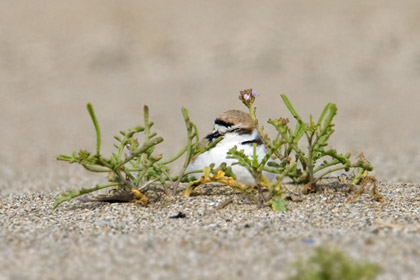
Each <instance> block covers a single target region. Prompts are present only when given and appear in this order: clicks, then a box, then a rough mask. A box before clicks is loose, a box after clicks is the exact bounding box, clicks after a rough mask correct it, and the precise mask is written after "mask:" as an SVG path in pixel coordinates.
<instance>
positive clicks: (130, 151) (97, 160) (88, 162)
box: [54, 103, 205, 208]
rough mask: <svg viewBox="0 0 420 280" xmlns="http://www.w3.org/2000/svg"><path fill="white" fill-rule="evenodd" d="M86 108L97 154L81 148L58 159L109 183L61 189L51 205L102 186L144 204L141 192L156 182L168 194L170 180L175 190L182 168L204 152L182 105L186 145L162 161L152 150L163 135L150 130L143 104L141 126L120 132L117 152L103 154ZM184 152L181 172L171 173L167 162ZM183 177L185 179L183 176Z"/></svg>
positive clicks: (151, 124)
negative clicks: (62, 191) (140, 137)
mask: <svg viewBox="0 0 420 280" xmlns="http://www.w3.org/2000/svg"><path fill="white" fill-rule="evenodd" d="M87 109H88V112H89V115H90V117H91V119H92V122H93V125H94V127H95V131H96V153H94V154H92V153H90V152H88V151H86V150H80V151H79V152H74V153H73V154H72V155H71V156H68V155H60V156H58V158H57V159H58V160H62V161H67V162H69V163H78V164H80V165H82V166H83V167H84V168H85V169H86V170H88V171H91V172H99V173H105V174H107V176H106V178H107V180H108V183H106V184H103V185H97V186H95V187H93V188H82V189H81V190H79V191H75V190H70V191H67V192H64V193H62V194H61V196H60V197H58V198H57V199H56V200H55V202H54V208H56V207H57V206H59V205H60V204H61V203H63V202H66V201H69V200H71V199H73V198H75V197H78V196H81V195H84V194H87V193H91V192H94V191H98V190H101V189H105V188H113V190H114V192H129V193H131V194H132V197H133V198H135V199H136V201H137V202H138V203H141V204H142V205H144V206H146V205H147V204H148V203H149V199H148V198H147V196H146V195H144V193H143V192H142V191H143V190H144V189H145V188H146V187H148V186H149V185H150V184H151V183H153V182H156V181H158V182H160V183H161V184H162V185H163V186H164V188H165V191H166V192H167V193H169V189H168V188H167V186H168V183H169V185H170V184H171V183H172V186H173V189H174V190H175V191H176V186H177V185H178V184H179V182H180V181H181V180H182V179H183V177H186V176H187V175H188V174H184V173H185V167H186V166H187V165H188V163H189V162H190V160H191V158H192V157H193V155H195V154H199V153H201V152H204V151H205V149H203V148H200V147H199V145H198V143H199V137H198V133H197V127H196V126H195V125H194V124H193V123H191V121H190V119H189V116H188V111H187V110H186V109H185V108H182V114H183V117H184V121H185V125H186V127H187V144H186V145H185V147H184V148H183V149H181V151H180V152H179V153H177V154H176V155H175V156H173V157H172V158H170V159H168V160H162V154H155V153H154V151H155V149H156V147H157V145H158V144H160V143H162V142H163V138H162V137H158V136H157V135H156V133H154V132H152V131H151V128H152V126H153V124H154V123H153V122H151V121H150V120H149V108H148V107H147V106H144V110H143V111H144V125H143V126H136V127H134V128H131V129H128V130H127V131H120V135H117V136H115V137H114V138H115V140H116V141H117V144H115V145H114V146H115V148H116V152H114V153H112V154H111V156H110V157H105V156H103V155H102V153H101V130H100V127H99V123H98V121H97V118H96V115H95V113H94V110H93V107H92V105H91V104H90V103H89V104H88V105H87ZM139 133H143V142H142V143H139V140H138V139H137V138H136V136H137V134H139ZM185 153H186V159H185V163H184V168H183V169H182V171H181V174H180V175H179V176H178V177H176V176H175V177H173V176H171V174H170V168H169V167H168V164H170V163H172V162H174V161H175V160H177V159H179V158H180V157H181V156H182V155H184V154H185ZM186 180H188V179H187V178H186Z"/></svg>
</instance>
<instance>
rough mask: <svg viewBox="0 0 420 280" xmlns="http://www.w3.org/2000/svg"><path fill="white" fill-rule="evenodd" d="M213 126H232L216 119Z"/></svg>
mask: <svg viewBox="0 0 420 280" xmlns="http://www.w3.org/2000/svg"><path fill="white" fill-rule="evenodd" d="M214 124H217V125H221V126H224V127H231V126H233V123H230V122H225V121H223V120H221V119H216V120H215V121H214Z"/></svg>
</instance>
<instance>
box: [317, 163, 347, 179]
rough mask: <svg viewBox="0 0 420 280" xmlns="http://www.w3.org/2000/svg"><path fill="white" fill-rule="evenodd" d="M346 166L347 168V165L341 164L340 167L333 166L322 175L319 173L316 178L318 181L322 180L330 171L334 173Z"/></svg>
mask: <svg viewBox="0 0 420 280" xmlns="http://www.w3.org/2000/svg"><path fill="white" fill-rule="evenodd" d="M345 168H346V166H340V167H336V168H333V169H329V170H327V171H326V172H324V173H322V174H321V175H319V176H318V178H317V179H316V181H318V180H321V179H322V178H323V177H324V176H326V175H328V174H330V173H333V172H335V171H338V170H343V169H345Z"/></svg>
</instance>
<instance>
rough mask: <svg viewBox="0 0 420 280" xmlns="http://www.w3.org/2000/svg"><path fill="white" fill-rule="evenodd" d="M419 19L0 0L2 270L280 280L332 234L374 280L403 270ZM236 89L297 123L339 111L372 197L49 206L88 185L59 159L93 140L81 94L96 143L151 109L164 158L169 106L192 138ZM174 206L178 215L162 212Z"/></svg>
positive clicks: (408, 275) (261, 108) (175, 134)
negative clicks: (374, 265) (189, 126)
mask: <svg viewBox="0 0 420 280" xmlns="http://www.w3.org/2000/svg"><path fill="white" fill-rule="evenodd" d="M419 29H420V4H419V2H418V1H414V0H413V1H410V0H408V1H404V3H397V2H395V1H389V2H387V1H381V3H379V2H377V3H375V2H369V3H367V2H366V1H351V2H346V3H339V2H337V1H316V3H315V2H314V1H266V2H264V3H260V2H258V3H257V2H254V1H210V2H208V1H206V2H205V1H185V0H182V1H177V2H176V4H175V3H174V2H169V1H150V2H146V1H128V0H127V1H125V0H121V1H103V0H101V1H99V0H97V1H94V0H90V1H81V0H77V1H72V2H71V3H64V2H63V3H59V2H57V1H52V0H51V1H48V0H43V1H36V2H34V1H23V0H22V1H9V0H5V1H1V2H0V129H1V141H0V237H1V239H0V249H1V250H0V259H1V261H0V278H4V279H58V278H64V279H75V278H81V279H83V278H89V279H95V278H109V279H111V278H117V277H118V276H121V275H122V276H123V278H133V279H137V278H140V277H142V276H144V277H146V278H156V279H158V278H160V279H163V278H172V279H176V278H179V279H196V278H204V279H215V278H218V279H242V278H243V279H255V278H257V277H258V278H260V279H267V278H273V277H277V278H279V279H282V278H285V277H286V276H287V275H290V273H291V271H292V268H291V266H290V264H291V263H292V262H293V261H294V260H295V259H296V258H298V257H299V256H304V255H308V254H310V253H311V252H312V249H313V248H314V246H316V245H317V244H324V243H327V244H330V245H332V246H338V247H339V248H341V249H342V250H344V251H345V252H347V253H349V254H350V255H352V256H354V257H356V258H359V259H370V260H373V261H377V262H379V263H380V264H382V265H383V267H384V272H383V274H382V275H381V279H395V278H397V276H398V278H399V279H414V278H415V276H416V275H418V274H419V273H420V269H419V267H418V265H417V263H418V262H419V261H420V252H419V249H418V246H413V244H419V241H420V240H419V239H420V237H419V218H418V217H419V212H418V211H419V195H418V192H419V185H418V183H419V182H420V173H419V172H418V169H419V167H420V153H419V150H420V142H419V141H418V139H419V137H420V130H419V126H418V120H419V119H420V111H419V110H417V107H418V105H419V104H420V103H419V100H420V99H419V98H418V91H419V89H420V79H419V78H420V35H419V32H418V30H419ZM249 87H253V88H254V89H256V90H257V91H258V92H259V93H260V94H261V95H260V96H259V97H258V101H257V106H258V113H259V116H260V120H261V121H265V120H267V119H268V118H269V117H278V116H289V115H288V113H287V112H286V110H285V107H284V106H283V105H282V102H281V98H280V94H281V93H285V94H287V95H288V96H289V98H290V99H291V101H292V102H293V104H294V105H295V107H296V109H297V110H298V111H300V112H306V113H307V114H303V115H304V116H305V117H308V114H309V112H313V114H314V115H315V116H316V115H318V114H319V113H320V111H321V110H322V108H323V106H324V105H325V104H326V103H327V102H334V103H336V104H337V106H338V109H339V111H338V116H337V118H336V125H337V127H336V131H337V132H336V134H335V135H333V138H332V141H331V143H332V145H333V146H334V147H335V148H337V149H338V150H340V151H351V152H353V153H354V154H355V155H357V154H358V153H359V152H364V154H365V156H366V157H367V158H368V159H369V160H370V161H371V162H372V164H373V165H374V166H375V171H374V175H375V176H376V177H377V178H378V179H379V180H380V181H381V187H380V189H381V192H382V193H383V194H384V195H385V203H383V204H379V203H376V202H372V201H371V200H370V198H369V196H368V195H366V196H364V197H363V198H362V199H361V200H360V202H358V203H356V204H354V205H351V206H346V205H344V204H342V202H343V201H344V200H345V197H344V196H345V194H344V192H343V191H334V192H333V193H332V194H330V193H323V194H317V195H313V196H310V197H308V198H307V199H306V200H305V201H304V202H303V203H300V204H299V203H292V204H291V207H290V210H289V211H288V212H285V213H273V212H271V211H269V210H268V209H256V207H255V206H252V205H248V204H246V203H243V202H240V201H239V202H235V203H233V204H232V205H230V206H228V207H227V208H226V209H223V210H221V211H220V212H216V213H213V214H211V215H207V214H206V212H205V211H206V209H211V208H212V207H215V205H216V204H217V203H218V202H219V201H220V200H222V199H223V197H225V196H226V195H220V194H219V195H207V196H202V197H194V198H191V199H180V200H177V201H176V202H175V203H169V202H167V203H165V202H160V203H158V204H156V205H153V206H151V207H150V208H148V209H143V208H141V207H137V206H135V205H127V204H121V205H115V204H113V205H106V204H95V203H91V204H82V203H80V202H78V201H74V202H71V203H69V204H67V205H64V206H63V207H61V208H59V209H58V210H57V211H52V209H51V205H52V202H53V199H54V197H55V196H56V195H57V194H58V193H59V192H60V191H63V190H66V189H69V188H78V187H81V186H90V185H93V184H95V183H97V182H100V180H101V177H98V176H94V175H91V174H87V173H86V172H85V171H83V170H81V168H79V167H78V166H70V165H67V164H65V163H60V162H57V161H55V157H56V156H57V155H58V154H62V153H66V154H69V153H71V152H72V151H74V150H77V149H79V148H83V149H90V150H93V149H94V147H95V138H94V137H95V136H94V130H93V128H92V124H91V123H90V120H89V117H88V114H87V112H86V109H85V105H86V103H87V102H92V103H93V105H94V107H95V109H96V112H97V116H98V118H99V122H100V124H101V128H102V132H103V145H104V150H105V152H109V151H111V149H112V143H113V140H112V136H113V135H115V134H116V133H117V132H118V131H119V130H121V129H126V128H129V127H131V126H134V125H136V124H138V123H140V122H141V121H142V119H141V117H142V112H141V111H142V107H143V105H144V104H148V105H149V106H150V110H151V118H152V120H154V121H155V123H156V125H155V129H156V131H157V132H158V134H160V135H161V136H163V137H164V138H165V142H164V143H163V144H162V147H161V152H163V154H164V155H167V156H169V155H171V154H173V153H174V151H175V150H177V149H178V148H179V147H181V146H182V145H183V143H184V141H185V131H184V124H183V120H182V115H181V113H180V108H181V107H186V108H188V109H189V111H190V115H191V118H192V120H193V121H194V122H195V123H196V124H197V125H198V127H199V130H200V133H201V134H202V135H203V134H205V133H207V132H208V131H209V129H210V128H211V124H212V121H213V119H214V117H215V116H217V115H218V114H219V113H221V112H223V111H225V110H228V109H232V108H236V109H241V106H242V105H241V104H240V102H239V101H238V99H237V96H238V93H239V90H241V89H244V88H249ZM177 168H179V166H174V169H177ZM235 197H236V196H235ZM168 200H170V199H169V198H168ZM172 202H174V201H172ZM178 210H182V211H184V212H186V213H187V214H188V215H187V218H186V219H180V220H170V219H168V217H169V216H171V215H174V214H176V213H177V211H178ZM228 220H229V222H228ZM245 224H248V225H250V227H249V228H244V226H245Z"/></svg>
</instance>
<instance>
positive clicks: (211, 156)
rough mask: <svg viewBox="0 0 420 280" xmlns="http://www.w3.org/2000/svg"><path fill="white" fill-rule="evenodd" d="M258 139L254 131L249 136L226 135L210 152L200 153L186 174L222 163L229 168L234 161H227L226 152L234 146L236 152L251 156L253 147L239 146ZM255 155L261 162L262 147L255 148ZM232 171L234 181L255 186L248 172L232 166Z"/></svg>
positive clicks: (237, 166) (263, 151) (198, 174)
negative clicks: (234, 176) (234, 177)
mask: <svg viewBox="0 0 420 280" xmlns="http://www.w3.org/2000/svg"><path fill="white" fill-rule="evenodd" d="M256 137H258V133H257V131H256V130H254V131H253V133H252V135H251V134H238V133H226V134H225V136H224V139H223V140H222V141H220V142H219V143H218V144H217V145H216V146H215V147H214V148H212V149H211V150H209V151H207V152H205V153H202V154H201V155H199V156H198V157H197V158H196V159H195V160H194V161H193V162H192V163H190V165H189V166H188V167H187V172H190V171H195V170H202V169H203V168H204V167H205V166H209V165H210V164H212V163H214V164H215V166H216V167H217V166H219V165H220V164H222V163H223V162H225V163H226V164H227V165H229V166H231V165H232V163H234V162H236V161H237V160H235V159H227V158H226V156H227V152H228V151H229V150H230V149H231V148H233V147H234V146H235V145H236V146H237V148H238V150H244V152H245V154H246V155H248V156H252V155H253V145H250V144H244V145H243V144H241V143H242V142H244V141H250V140H254V139H255V138H256ZM256 152H257V155H258V159H259V160H262V158H263V157H264V156H265V148H264V145H258V146H257V150H256ZM232 171H233V172H234V173H235V175H236V180H237V181H239V182H241V183H244V184H247V185H253V184H255V180H254V178H253V177H252V176H251V174H250V173H249V172H248V170H247V169H246V168H244V167H242V166H240V165H234V166H232ZM192 175H193V176H194V177H200V176H201V175H202V174H201V173H194V174H192Z"/></svg>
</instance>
